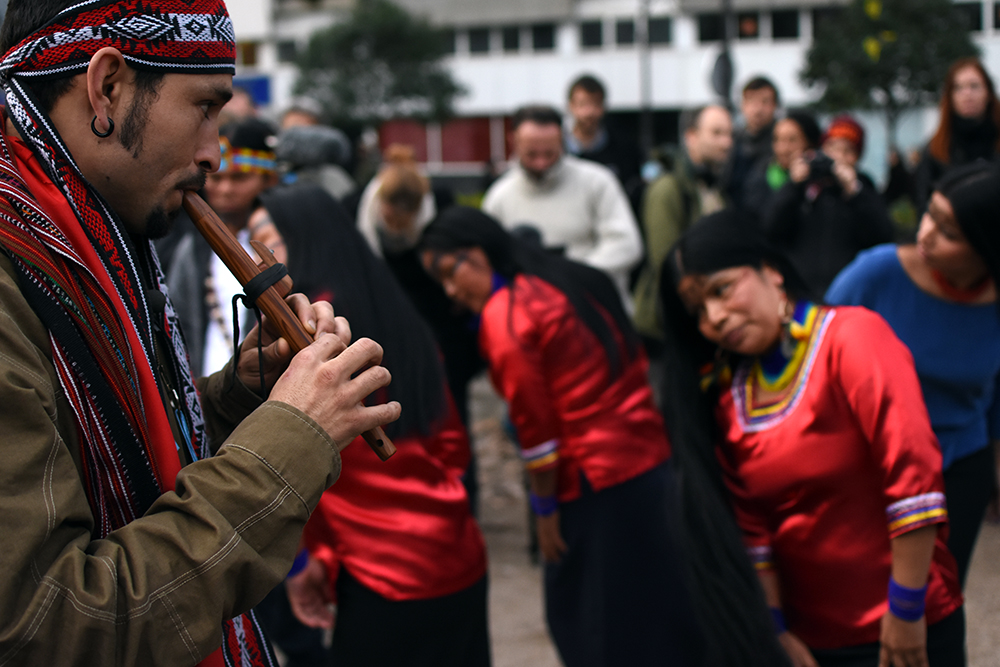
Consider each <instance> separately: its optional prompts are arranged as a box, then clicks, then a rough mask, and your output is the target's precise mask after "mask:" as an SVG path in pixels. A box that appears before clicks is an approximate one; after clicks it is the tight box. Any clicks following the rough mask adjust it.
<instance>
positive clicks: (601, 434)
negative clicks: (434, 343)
mask: <svg viewBox="0 0 1000 667" xmlns="http://www.w3.org/2000/svg"><path fill="white" fill-rule="evenodd" d="M607 320H608V322H609V324H611V325H612V327H614V321H613V320H611V318H610V317H607ZM617 338H618V340H619V348H620V349H621V358H622V359H623V360H626V359H627V354H626V351H625V349H624V343H623V341H622V337H621V336H620V334H619V335H618V336H617ZM479 346H480V348H481V350H482V353H483V357H484V358H485V359H486V361H487V363H488V364H489V367H490V376H491V378H492V380H493V384H494V386H495V387H496V388H497V390H498V391H499V392H500V394H501V395H502V396H503V397H504V398H505V399H506V400H507V406H508V409H509V411H510V418H511V420H512V421H513V423H514V426H515V427H516V429H517V434H518V439H519V440H520V445H521V449H522V456H523V458H524V459H525V464H526V466H527V468H528V470H529V471H540V470H546V469H551V468H553V467H558V470H559V491H558V497H559V500H560V501H568V500H573V499H574V498H577V497H578V496H579V495H580V483H579V474H580V473H582V474H583V475H584V476H585V477H586V478H587V481H588V482H589V483H590V485H591V486H592V487H593V488H594V490H595V491H600V490H601V489H606V488H608V487H611V486H614V485H616V484H620V483H622V482H625V481H628V480H630V479H632V478H634V477H636V476H638V475H640V474H642V473H644V472H646V471H648V470H650V469H652V468H654V467H655V466H657V465H659V464H660V463H663V462H664V461H666V460H667V459H669V458H670V445H669V443H668V442H667V436H666V432H665V431H664V427H663V419H662V417H661V416H660V413H659V412H658V411H657V409H656V406H655V404H654V402H653V392H652V389H651V388H650V386H649V380H648V377H647V369H648V366H649V363H648V361H647V359H646V355H645V353H644V352H643V351H642V350H641V349H638V350H636V352H635V354H634V356H633V358H632V360H631V361H623V363H624V369H623V370H622V372H621V374H620V375H619V376H618V377H617V378H615V379H613V380H612V379H611V373H610V366H609V364H608V360H607V357H606V355H605V353H604V349H603V348H602V347H601V344H600V341H599V340H598V339H597V336H595V335H594V334H593V333H592V332H591V331H590V329H588V328H587V327H586V325H585V324H584V323H583V320H581V319H580V318H579V317H578V316H577V314H576V311H575V309H574V308H573V306H572V304H570V302H569V300H568V299H567V298H566V296H565V295H564V294H563V293H562V292H560V291H559V290H558V289H556V288H555V287H553V286H552V285H550V284H549V283H547V282H545V281H543V280H542V279H540V278H537V277H535V276H526V275H518V276H516V277H515V279H514V281H513V283H512V285H511V286H510V287H504V288H501V289H499V290H497V292H495V293H494V294H493V296H492V297H490V300H489V301H488V302H487V303H486V306H485V308H484V309H483V313H482V321H481V325H480V330H479Z"/></svg>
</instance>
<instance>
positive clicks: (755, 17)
mask: <svg viewBox="0 0 1000 667" xmlns="http://www.w3.org/2000/svg"><path fill="white" fill-rule="evenodd" d="M736 36H737V37H739V38H740V39H757V38H758V37H760V14H758V13H757V12H740V13H739V14H737V15H736Z"/></svg>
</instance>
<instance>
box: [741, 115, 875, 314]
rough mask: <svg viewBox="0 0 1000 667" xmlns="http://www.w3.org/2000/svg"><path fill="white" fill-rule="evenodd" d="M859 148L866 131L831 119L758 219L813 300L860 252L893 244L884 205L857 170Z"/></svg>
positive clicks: (794, 163)
mask: <svg viewBox="0 0 1000 667" xmlns="http://www.w3.org/2000/svg"><path fill="white" fill-rule="evenodd" d="M790 121H791V119H790V118H786V119H784V120H783V121H781V122H782V123H785V122H790ZM779 125H780V124H779ZM776 134H777V130H776ZM864 145H865V131H864V128H862V127H861V125H860V124H859V123H858V122H857V121H856V120H854V119H853V118H851V117H850V116H838V117H837V118H834V119H833V121H832V122H831V123H830V127H829V128H828V129H827V131H826V132H825V133H824V134H823V138H822V142H821V144H820V150H819V151H813V150H805V151H802V152H801V153H800V154H799V155H798V156H796V157H794V158H793V159H792V160H791V163H790V166H789V168H788V181H787V182H786V183H785V184H784V185H782V186H781V187H780V189H778V190H777V191H776V192H775V193H774V195H773V196H772V197H771V199H770V201H769V202H768V205H767V206H766V207H765V209H764V211H763V215H762V216H761V219H760V223H761V227H762V228H763V231H764V233H765V234H766V235H767V237H768V238H769V239H770V240H771V241H772V242H773V243H775V244H776V245H777V246H778V247H779V248H781V249H782V250H783V251H784V252H785V253H786V254H787V256H788V258H789V259H790V260H791V262H792V264H793V265H794V266H795V268H796V269H797V270H798V271H799V273H800V274H801V275H802V277H803V278H804V279H805V282H806V285H807V286H808V287H809V289H810V290H811V292H812V293H813V294H816V295H822V294H823V293H825V292H826V289H827V287H829V285H830V283H831V282H833V279H834V277H836V275H837V273H839V272H840V270H841V269H843V268H844V267H845V266H847V265H848V264H849V263H850V262H851V260H853V259H854V256H855V255H857V254H858V252H859V251H861V250H864V249H865V248H870V247H872V246H874V245H878V244H879V243H886V242H888V241H890V240H892V221H891V220H890V219H889V213H888V211H887V210H886V208H885V204H884V203H883V202H882V199H881V198H880V197H879V195H878V192H877V191H876V189H875V186H874V184H873V183H872V180H871V179H870V178H869V177H868V176H866V175H865V174H862V173H860V172H858V171H857V163H858V160H859V159H860V157H861V153H862V151H863V150H864Z"/></svg>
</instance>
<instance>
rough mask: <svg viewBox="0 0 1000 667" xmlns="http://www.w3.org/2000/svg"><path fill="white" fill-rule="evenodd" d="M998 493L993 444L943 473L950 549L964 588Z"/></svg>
mask: <svg viewBox="0 0 1000 667" xmlns="http://www.w3.org/2000/svg"><path fill="white" fill-rule="evenodd" d="M995 490H996V462H995V459H994V456H993V445H992V444H990V445H988V446H987V447H986V448H985V449H981V450H980V451H978V452H976V453H974V454H970V455H969V456H966V457H965V458H961V459H959V460H957V461H955V462H953V463H952V464H951V465H950V466H949V467H948V469H947V470H945V471H944V495H945V498H946V499H947V501H948V550H949V551H950V552H951V555H953V556H954V557H955V562H956V563H958V577H959V581H960V582H961V584H962V588H965V578H966V576H967V575H968V574H969V561H970V560H972V550H973V549H974V548H975V546H976V539H977V538H978V537H979V529H980V528H981V527H982V525H983V519H984V518H985V517H986V507H987V506H988V505H989V504H990V499H991V498H993V493H994V491H995Z"/></svg>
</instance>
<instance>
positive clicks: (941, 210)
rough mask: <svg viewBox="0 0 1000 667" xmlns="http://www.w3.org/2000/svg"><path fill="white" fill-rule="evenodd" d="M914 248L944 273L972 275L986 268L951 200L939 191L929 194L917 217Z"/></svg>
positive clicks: (985, 271)
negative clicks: (961, 223)
mask: <svg viewBox="0 0 1000 667" xmlns="http://www.w3.org/2000/svg"><path fill="white" fill-rule="evenodd" d="M917 252H918V253H919V254H920V258H921V259H922V260H924V262H925V263H926V264H927V266H929V267H930V268H932V269H937V270H938V271H940V272H941V273H943V274H944V275H945V276H946V277H960V278H965V277H967V276H973V277H975V276H979V275H985V274H986V273H988V272H989V269H988V268H987V266H986V262H985V261H983V258H982V257H981V256H980V255H979V253H977V252H976V251H975V250H974V249H973V247H972V246H971V245H969V242H968V241H967V240H966V238H965V234H963V233H962V228H961V227H959V225H958V220H956V219H955V211H954V209H952V207H951V202H950V201H948V198H947V197H945V196H944V195H943V194H941V193H940V192H935V193H934V194H932V195H931V200H930V203H929V204H928V205H927V212H926V213H924V217H923V218H921V220H920V229H919V230H918V231H917Z"/></svg>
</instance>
